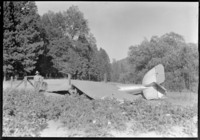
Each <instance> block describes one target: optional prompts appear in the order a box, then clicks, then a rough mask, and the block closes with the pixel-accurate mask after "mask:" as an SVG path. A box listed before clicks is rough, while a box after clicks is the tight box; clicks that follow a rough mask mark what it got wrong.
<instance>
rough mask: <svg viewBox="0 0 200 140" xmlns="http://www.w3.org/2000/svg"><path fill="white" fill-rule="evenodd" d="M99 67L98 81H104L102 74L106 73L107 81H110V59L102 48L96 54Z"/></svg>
mask: <svg viewBox="0 0 200 140" xmlns="http://www.w3.org/2000/svg"><path fill="white" fill-rule="evenodd" d="M98 58H99V65H100V80H101V81H102V80H103V79H104V74H105V73H107V79H108V81H110V80H111V64H110V59H109V56H108V54H107V53H106V51H105V50H104V49H102V48H100V50H99V54H98Z"/></svg>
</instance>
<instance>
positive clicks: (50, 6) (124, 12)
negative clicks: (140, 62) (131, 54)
mask: <svg viewBox="0 0 200 140" xmlns="http://www.w3.org/2000/svg"><path fill="white" fill-rule="evenodd" d="M36 5H37V7H38V13H39V14H40V15H42V14H44V13H47V12H48V11H49V10H51V11H53V12H59V11H61V12H62V11H66V10H67V9H68V8H69V7H70V6H72V5H75V6H78V8H79V10H80V11H81V12H82V13H83V14H84V17H85V18H86V19H87V20H88V22H89V28H90V32H91V33H93V34H94V37H95V38H96V40H97V47H98V48H100V47H101V48H103V49H105V50H106V52H107V53H108V55H109V57H110V60H111V62H112V59H113V58H115V59H116V60H120V59H123V58H125V57H127V52H128V48H129V47H130V46H131V45H137V44H140V43H141V42H142V41H143V39H144V37H145V38H147V39H148V40H150V39H151V37H152V36H154V35H156V36H158V37H160V36H162V35H164V34H166V33H169V32H171V31H173V32H175V33H178V34H180V35H182V36H183V37H184V38H185V40H186V42H187V43H189V42H193V43H197V42H198V2H176V3H175V2H160V3H159V2H52V1H50V2H47V1H44V2H39V1H38V2H36Z"/></svg>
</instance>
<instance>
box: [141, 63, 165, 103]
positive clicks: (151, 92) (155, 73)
mask: <svg viewBox="0 0 200 140" xmlns="http://www.w3.org/2000/svg"><path fill="white" fill-rule="evenodd" d="M164 80H165V73H164V67H163V65H161V64H159V65H157V66H155V67H154V68H152V69H151V70H150V71H148V72H147V73H146V75H145V76H144V78H143V80H142V84H143V85H144V86H146V87H149V88H147V89H145V90H143V94H144V96H145V98H146V99H155V98H161V97H162V96H163V94H164V95H165V94H166V89H165V88H164V87H162V86H161V85H160V84H161V83H163V82H164Z"/></svg>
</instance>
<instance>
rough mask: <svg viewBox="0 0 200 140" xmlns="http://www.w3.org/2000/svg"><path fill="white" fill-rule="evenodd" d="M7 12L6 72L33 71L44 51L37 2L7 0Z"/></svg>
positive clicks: (4, 17) (5, 40)
mask: <svg viewBox="0 0 200 140" xmlns="http://www.w3.org/2000/svg"><path fill="white" fill-rule="evenodd" d="M3 4H4V7H3V8H4V12H3V23H4V25H3V57H4V59H3V68H4V73H5V74H6V73H12V72H14V71H15V70H17V71H18V73H24V72H28V73H30V72H31V71H32V70H33V69H34V68H35V66H34V65H35V63H36V61H37V59H38V56H39V55H40V54H41V53H42V52H43V44H44V42H43V40H42V39H41V33H40V28H39V25H38V24H39V20H40V18H39V15H38V14H37V7H36V5H35V3H34V2H28V1H24V2H12V1H6V2H3Z"/></svg>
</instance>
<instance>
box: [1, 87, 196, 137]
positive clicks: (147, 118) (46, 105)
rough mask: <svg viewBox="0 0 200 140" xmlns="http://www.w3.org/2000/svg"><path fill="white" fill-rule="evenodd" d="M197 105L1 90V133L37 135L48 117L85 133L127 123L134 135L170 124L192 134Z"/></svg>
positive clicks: (102, 133)
mask: <svg viewBox="0 0 200 140" xmlns="http://www.w3.org/2000/svg"><path fill="white" fill-rule="evenodd" d="M195 116H197V104H196V105H194V106H192V107H181V106H174V105H172V104H170V103H168V102H167V101H162V102H161V103H160V104H159V105H158V104H157V105H156V104H152V103H151V102H149V101H146V100H144V99H137V100H134V101H132V102H130V101H124V103H120V102H118V101H117V100H115V99H109V98H105V99H104V100H101V99H99V100H90V99H88V98H87V97H86V96H84V95H81V96H79V95H65V96H63V97H62V98H60V97H51V96H44V95H43V94H41V93H35V92H33V91H25V90H20V91H18V90H14V91H11V92H8V91H4V92H3V136H40V132H41V130H42V129H44V128H45V127H46V126H47V121H49V120H58V119H59V120H60V121H61V122H62V124H63V125H64V126H65V127H67V128H68V130H70V131H73V130H74V131H75V130H76V131H84V133H85V135H86V136H111V135H109V134H108V132H109V130H113V129H114V130H118V131H123V130H126V127H127V125H126V124H127V123H131V125H132V127H131V129H132V131H133V133H134V134H136V133H140V132H143V133H144V132H151V131H156V132H157V133H159V134H168V133H169V132H170V129H171V128H172V126H174V125H178V126H181V127H183V128H184V132H185V133H187V134H188V135H191V136H192V135H193V133H192V132H193V131H194V129H195V128H197V123H193V121H192V120H193V118H194V117H195Z"/></svg>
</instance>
